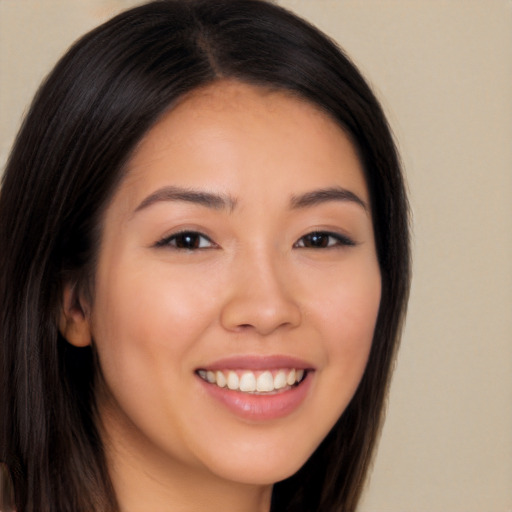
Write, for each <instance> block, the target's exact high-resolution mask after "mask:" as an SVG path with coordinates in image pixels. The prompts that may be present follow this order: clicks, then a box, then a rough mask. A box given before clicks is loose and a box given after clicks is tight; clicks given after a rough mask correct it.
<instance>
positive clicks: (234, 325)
mask: <svg viewBox="0 0 512 512" xmlns="http://www.w3.org/2000/svg"><path fill="white" fill-rule="evenodd" d="M285 259H286V258H284V257H283V256H282V255H280V254H279V253H278V251H277V250H273V249H272V248H270V247H257V248H255V247H254V246H253V247H252V248H250V249H249V248H248V249H247V250H245V251H243V252H242V253H241V254H239V256H238V258H237V261H236V263H234V265H233V266H234V269H233V274H232V283H231V285H232V286H230V294H229V297H228V299H227V301H226V303H225V305H224V308H223V311H222V322H223V324H224V326H225V327H226V328H227V329H229V330H240V329H242V328H243V329H249V328H251V329H253V330H254V331H256V332H258V333H259V334H261V335H268V334H270V333H272V332H273V331H275V330H276V329H279V328H282V327H289V328H290V327H295V326H297V325H298V324H300V320H301V312H300V307H299V304H298V302H297V297H296V295H295V294H294V291H293V278H292V273H291V272H290V268H289V267H287V262H286V261H284V260H285Z"/></svg>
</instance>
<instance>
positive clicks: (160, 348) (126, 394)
mask: <svg viewBox="0 0 512 512" xmlns="http://www.w3.org/2000/svg"><path fill="white" fill-rule="evenodd" d="M165 187H182V188H184V189H186V190H194V191H199V192H203V193H209V194H217V195H218V196H219V197H220V198H221V199H222V200H223V204H222V205H219V204H209V205H207V204H199V203H198V202H197V201H191V200H176V198H173V199H171V198H170V197H163V196H164V195H165V194H162V192H161V191H162V189H165ZM334 188H336V190H339V189H343V190H345V191H348V192H349V194H348V195H347V194H345V196H343V197H341V198H340V197H338V196H339V194H330V195H329V194H324V196H326V197H324V198H323V199H319V196H318V194H317V195H314V196H310V198H311V197H314V198H315V200H313V201H309V202H308V201H304V200H303V201H302V203H303V204H297V198H298V197H301V196H302V197H303V199H304V194H310V193H313V192H315V191H318V190H324V189H329V190H331V189H334ZM173 190H174V189H173ZM157 191H160V193H158V192H157ZM155 192H157V195H156V196H155ZM350 194H352V195H350ZM167 196H169V194H167ZM334 196H336V197H334ZM148 198H149V199H148ZM294 198H295V203H294V201H293V200H294ZM189 199H190V198H189ZM217 202H219V201H217ZM306 203H307V204H306ZM182 230H187V231H189V232H200V233H203V234H204V235H205V238H199V237H198V236H196V238H194V239H193V240H195V242H200V247H199V248H195V249H191V250H187V249H180V248H178V247H177V246H176V243H177V240H178V242H179V243H181V242H183V239H182V238H181V239H176V238H172V236H173V235H174V234H175V233H176V232H179V231H182ZM320 231H321V232H329V233H335V235H333V236H332V235H322V236H320V238H317V240H320V244H317V245H315V244H312V243H311V238H308V237H307V236H306V235H308V234H309V233H311V232H320ZM337 235H339V238H340V239H341V241H340V240H339V239H338V238H336V236H337ZM305 237H306V238H305ZM346 239H349V240H350V243H348V242H347V240H346ZM163 240H164V241H165V243H164V242H162V241H163ZM173 244H174V245H173ZM322 244H324V245H327V246H326V247H325V246H323V245H322ZM380 294H381V279H380V271H379V266H378V262H377V256H376V250H375V244H374V235H373V227H372V222H371V215H370V209H369V197H368V191H367V187H366V184H365V180H364V178H363V172H362V169H361V165H360V162H359V160H358V158H357V156H356V153H355V150H354V148H353V146H352V144H351V143H350V141H349V139H348V138H347V137H346V136H345V134H344V132H343V131H342V130H341V129H340V127H339V126H338V125H337V124H336V123H335V122H334V121H333V120H332V119H331V118H330V117H328V116H327V115H326V114H324V113H322V112H320V111H319V110H318V109H317V108H315V107H314V106H312V105H310V104H309V103H306V102H303V101H301V100H299V99H297V98H293V97H291V96H290V95H286V94H285V93H283V92H275V91H274V92H271V91H267V90H264V89H261V88H256V87H253V86H249V85H245V84H240V83H237V82H232V81H223V82H217V83H216V84H214V85H210V86H208V87H206V88H203V89H200V90H196V91H195V92H194V93H192V94H190V95H189V96H187V97H186V98H185V99H184V100H182V101H181V102H180V103H179V104H178V106H177V107H175V108H174V109H173V110H171V111H170V112H169V113H167V114H166V115H165V116H164V117H163V118H162V119H161V121H160V122H159V123H158V124H157V125H156V126H155V127H154V128H153V129H152V130H150V131H149V133H148V134H147V135H146V137H145V138H144V140H143V141H142V142H141V144H140V145H139V146H138V148H137V150H136V151H135V153H134V155H133V157H132V159H131V161H130V163H129V165H128V169H127V173H126V176H125V178H124V180H123V181H122V182H121V184H120V186H119V188H118V190H117V191H116V193H115V194H114V196H113V199H112V201H111V203H110V205H109V206H108V208H107V210H106V213H105V216H104V219H103V232H102V241H101V246H100V248H99V260H98V267H97V274H96V278H95V291H94V299H93V303H92V304H90V303H87V302H86V301H85V299H84V298H83V297H81V296H80V294H79V292H77V290H76V289H73V288H72V287H71V286H67V287H66V289H65V290H64V310H63V315H62V318H61V330H62V332H63V333H64V335H65V336H66V338H67V339H68V340H69V341H70V342H71V343H73V344H75V345H87V344H89V343H91V342H93V343H94V344H95V346H96V348H97V351H98V354H99V359H100V364H101V369H102V372H103V377H104V386H103V387H102V389H101V392H100V393H99V396H98V402H99V409H100V417H101V423H102V431H103V436H104V439H105V444H106V446H107V457H108V461H109V466H110V470H111V473H112V479H113V483H114V487H115V489H116V492H117V494H118V498H119V502H120V506H121V510H122V511H123V512H125V511H126V512H134V511H142V510H159V511H167V510H172V511H173V512H176V511H192V510H193V511H202V510H208V511H209V510H212V509H214V510H215V509H217V510H220V509H221V507H223V509H225V510H238V511H244V512H245V511H246V512H251V511H260V512H261V511H266V510H269V506H270V496H271V488H272V484H273V483H275V482H276V481H279V480H281V479H283V478H286V477H288V476H290V475H291V474H293V473H294V472H295V471H297V470H298V469H299V468H300V466H301V465H302V464H303V463H304V462H305V461H306V460H307V458H308V457H309V456H310V455H311V453H312V452H313V451H314V450H315V448H316V447H317V446H318V444H319V443H320V442H321V440H322V439H323V438H324V437H325V435H326V434H327V433H328V431H329V430H330V429H331V428H332V426H333V425H334V423H335V422H336V420H337V419H338V418H339V416H340V415H341V414H342V412H343V410H344V409H345V407H346V406H347V404H348V402H349V401H350V399H351V397H352V396H353V394H354V392H355V390H356V388H357V385H358V383H359V381H360V379H361V376H362V374H363V371H364V368H365V365H366V361H367V357H368V353H369V350H370V346H371V341H372V337H373V330H374V326H375V321H376V317H377V313H378V308H379V303H380ZM92 340H94V341H92ZM275 354H278V355H284V356H292V357H295V358H300V359H301V360H304V361H307V362H308V364H309V365H310V366H311V368H313V369H314V371H311V372H310V374H309V377H308V378H310V379H311V381H310V385H309V389H308V390H307V394H306V396H305V398H304V400H303V401H302V402H301V403H300V405H299V406H298V407H297V408H296V409H294V410H293V411H292V412H291V413H290V414H287V415H285V416H284V417H280V418H277V419H271V420H265V421H253V420H250V419H247V418H243V417H240V416H238V415H237V414H234V413H233V412H232V411H230V410H229V409H228V408H226V407H224V406H223V405H222V404H219V402H218V401H217V400H215V399H213V398H212V396H211V395H210V394H209V393H207V392H205V383H204V382H203V381H201V380H200V379H199V378H198V376H197V374H196V373H195V372H196V370H197V369H198V368H200V367H203V368H204V367H208V365H211V364H212V363H214V362H215V361H217V360H219V359H221V358H225V357H227V356H233V355H242V356H245V355H250V356H255V355H265V356H266V355H275ZM197 489H201V492H198V491H197Z"/></svg>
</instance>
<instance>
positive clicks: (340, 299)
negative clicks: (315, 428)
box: [311, 263, 381, 413]
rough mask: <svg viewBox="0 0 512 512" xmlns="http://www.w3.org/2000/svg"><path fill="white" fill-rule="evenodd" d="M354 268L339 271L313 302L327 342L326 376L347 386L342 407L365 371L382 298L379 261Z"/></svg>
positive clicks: (334, 384)
mask: <svg viewBox="0 0 512 512" xmlns="http://www.w3.org/2000/svg"><path fill="white" fill-rule="evenodd" d="M352 270H353V271H347V272H344V273H342V272H340V274H339V279H337V280H336V281H334V282H333V281H332V280H331V282H330V283H325V287H324V288H323V289H324V290H328V291H327V292H324V293H322V294H321V293H320V292H319V293H317V295H316V297H313V300H312V302H311V305H312V307H314V308H315V312H314V313H312V316H313V315H315V318H317V322H316V325H317V328H318V329H320V330H321V337H322V339H323V340H324V343H325V348H326V350H325V357H326V361H325V367H326V369H327V370H328V371H327V372H326V376H327V377H328V379H329V382H330V385H331V386H333V387H334V388H336V389H340V388H343V389H344V391H343V395H344V397H341V400H340V406H341V410H342V409H343V408H344V407H345V406H346V405H347V403H348V400H349V399H350V398H351V396H352V394H353V393H354V392H355V390H356V388H357V386H358V384H359V381H360V379H361V377H362V375H363V373H364V369H365V367H366V363H367V360H368V355H369V353H370V349H371V345H372V341H373V335H374V330H375V323H376V320H377V315H378V311H379V307H380V299H381V278H380V271H379V268H378V266H377V264H376V263H375V264H371V265H365V266H363V267H362V268H361V269H352ZM356 270H358V271H356ZM315 299H316V300H315ZM345 402H346V403H345ZM341 410H340V413H341Z"/></svg>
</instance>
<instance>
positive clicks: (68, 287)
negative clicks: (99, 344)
mask: <svg viewBox="0 0 512 512" xmlns="http://www.w3.org/2000/svg"><path fill="white" fill-rule="evenodd" d="M89 320H90V319H89V315H88V314H87V309H86V308H85V307H84V305H83V304H82V301H81V300H80V297H79V296H78V292H77V287H76V286H74V285H73V284H71V283H67V284H65V285H64V288H63V290H62V306H61V310H60V318H59V331H60V333H61V334H62V336H63V337H64V338H65V339H66V340H67V341H68V342H69V343H71V345H74V346H75V347H86V346H88V345H90V344H91V340H92V336H91V327H90V321H89Z"/></svg>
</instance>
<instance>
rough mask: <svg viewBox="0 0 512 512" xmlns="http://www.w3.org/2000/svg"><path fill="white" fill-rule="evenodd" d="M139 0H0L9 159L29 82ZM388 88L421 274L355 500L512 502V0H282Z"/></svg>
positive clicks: (492, 505)
mask: <svg viewBox="0 0 512 512" xmlns="http://www.w3.org/2000/svg"><path fill="white" fill-rule="evenodd" d="M137 3H141V2H137V1H133V0H132V1H130V0H87V1H86V0H0V166H1V167H2V168H3V166H4V163H5V160H6V158H7V154H8V151H9V147H10V146H11V144H12V142H13V139H14V136H15V132H16V130H17V129H18V127H19V124H20V121H21V118H22V116H23V113H24V111H25V110H26V108H27V105H28V103H29V101H30V100H31V97H32V96H33V94H34V92H35V89H36V87H37V85H38V83H39V82H40V80H41V79H42V77H43V76H44V75H45V74H46V73H47V72H48V71H49V69H50V67H51V65H52V64H53V63H54V62H55V61H56V59H57V58H58V57H59V56H60V55H61V54H62V52H63V51H64V50H65V49H66V48H67V47H68V45H69V44H70V43H71V42H72V41H73V40H74V39H75V38H76V37H77V36H79V35H81V34H82V33H83V32H85V31H86V30H88V29H90V28H92V27H93V26H95V25H97V24H99V23H100V22H101V21H103V20H104V19H106V18H107V17H110V16H111V15H112V14H114V13H116V12H118V11H119V10H122V9H124V8H127V7H130V6H131V5H135V4H137ZM280 3H281V4H282V5H284V6H287V7H289V8H291V9H292V10H294V11H295V12H297V13H299V14H301V15H303V16H305V17H306V18H308V19H309V20H311V21H312V22H314V23H315V24H317V25H318V26H319V27H320V28H322V29H323V30H325V31H326V32H327V33H328V34H330V35H331V36H332V37H334V38H335V39H336V40H337V41H338V42H339V43H340V44H341V45H342V46H343V47H344V48H345V49H346V50H347V52H348V53H349V55H350V56H351V57H352V58H353V60H354V61H355V62H356V64H358V65H359V66H360V68H361V70H362V71H363V73H364V74H365V76H366V77H367V78H368V79H369V81H370V82H371V83H372V84H373V86H374V88H375V90H376V92H377V95H378V96H379V98H380V99H381V100H382V101H383V104H384V106H385V109H386V111H387V113H388V116H389V119H390V122H391V125H392V127H393V130H394V132H395V134H396V137H397V140H398V144H399V147H400V149H401V153H402V156H403V161H404V165H405V169H406V175H407V181H408V185H409V189H410V197H411V204H412V209H413V214H414V281H413V287H412V295H411V301H410V309H409V311H410V313H409V317H408V322H407V327H406V332H405V336H404V339H403V342H402V347H401V352H400V354H399V357H398V361H397V367H396V373H395V377H394V380H393V385H392V389H391V394H390V400H389V402H390V403H389V410H388V415H387V420H386V424H385V428H384V431H383V436H382V442H381V444H380V448H379V451H378V455H377V458H376V461H375V466H374V471H373V473H372V475H371V478H370V481H369V485H368V488H367V491H366V493H365V497H364V500H363V503H362V504H361V507H360V512H402V511H403V512H405V511H407V512H510V511H512V335H511V333H512V91H511V85H512V2H510V1H508V0H485V1H483V0H463V1H462V0H387V1H383V0H357V1H356V0H282V1H281V2H280Z"/></svg>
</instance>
